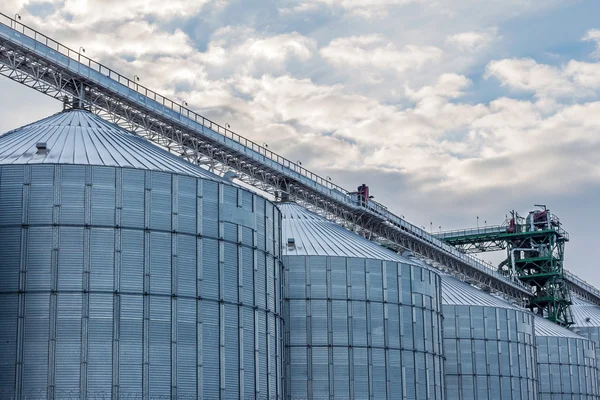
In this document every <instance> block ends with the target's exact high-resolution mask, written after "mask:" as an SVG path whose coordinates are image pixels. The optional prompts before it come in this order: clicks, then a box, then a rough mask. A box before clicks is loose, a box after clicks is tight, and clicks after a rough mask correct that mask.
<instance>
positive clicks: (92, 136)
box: [0, 110, 223, 182]
mask: <svg viewBox="0 0 600 400" xmlns="http://www.w3.org/2000/svg"><path fill="white" fill-rule="evenodd" d="M39 143H40V144H41V143H43V144H45V145H46V147H47V149H46V150H41V151H38V149H37V148H36V145H38V144H39ZM2 164H77V165H103V166H114V167H129V168H140V169H147V170H155V171H163V172H173V173H177V174H184V175H191V176H196V177H201V178H207V179H213V180H218V181H221V182H222V181H223V180H222V179H221V178H220V177H219V176H218V175H215V174H212V173H210V172H209V171H206V170H204V169H202V168H199V167H197V166H195V165H193V164H191V163H188V162H187V161H184V160H183V159H181V158H179V157H177V156H175V155H173V154H171V153H169V152H168V151H166V150H163V149H161V148H159V147H157V146H156V145H154V144H153V143H150V142H149V141H147V140H145V139H143V138H141V137H139V136H136V135H134V134H133V133H130V132H128V131H126V130H124V129H122V128H120V127H119V126H117V125H114V124H111V123H109V122H107V121H105V120H103V119H102V118H100V117H99V116H97V115H94V114H92V113H90V112H88V111H83V110H71V111H66V112H60V113H58V114H55V115H52V116H50V117H48V118H45V119H42V120H40V121H37V122H34V123H32V124H29V125H26V126H24V127H21V128H18V129H15V130H13V131H11V132H8V133H6V134H4V135H3V136H1V137H0V165H2Z"/></svg>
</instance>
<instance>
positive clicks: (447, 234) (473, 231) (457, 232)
mask: <svg viewBox="0 0 600 400" xmlns="http://www.w3.org/2000/svg"><path fill="white" fill-rule="evenodd" d="M506 229H507V226H506V225H487V226H485V227H481V226H480V227H475V228H466V229H453V230H449V231H441V232H439V233H434V235H435V236H436V237H438V238H451V237H454V236H467V235H479V234H483V233H501V232H506Z"/></svg>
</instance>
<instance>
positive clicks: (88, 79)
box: [0, 14, 600, 305]
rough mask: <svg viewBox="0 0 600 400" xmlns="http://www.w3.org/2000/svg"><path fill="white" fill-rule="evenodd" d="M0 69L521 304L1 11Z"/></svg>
mask: <svg viewBox="0 0 600 400" xmlns="http://www.w3.org/2000/svg"><path fill="white" fill-rule="evenodd" d="M0 74H1V75H4V76H6V77H8V78H10V79H12V80H14V81H16V82H19V83H21V84H23V85H26V86H28V87H30V88H32V89H35V90H37V91H39V92H42V93H44V94H46V95H48V96H51V97H54V98H56V99H59V100H61V101H63V102H65V104H70V105H71V106H74V107H85V108H87V109H89V110H90V111H92V112H94V113H96V114H98V115H101V116H103V117H104V118H106V119H108V120H110V121H112V122H114V123H116V124H118V125H120V126H122V127H124V128H126V129H128V130H131V131H133V132H135V133H137V134H139V135H141V136H144V137H146V138H148V139H149V140H151V141H153V142H154V143H157V144H159V145H160V146H163V147H165V148H167V149H168V150H170V151H171V152H174V153H176V154H178V155H180V156H181V157H183V158H185V159H187V160H188V161H190V162H192V163H195V164H198V165H203V166H205V167H206V168H209V169H211V170H213V171H215V172H218V173H221V174H224V173H225V172H228V171H233V172H234V173H235V174H236V175H237V177H238V179H240V180H241V181H243V182H245V183H246V184H249V185H251V186H253V187H255V188H257V189H259V190H262V191H265V192H268V193H271V194H274V195H276V196H278V195H280V194H281V193H285V194H286V197H289V199H290V200H293V201H295V202H297V203H299V204H302V205H303V206H305V207H307V208H309V209H311V210H313V211H315V212H318V213H319V214H321V215H323V216H325V217H326V218H328V219H330V220H332V221H335V222H336V223H339V224H341V225H343V226H344V227H346V228H349V229H353V230H355V231H356V232H358V233H360V234H362V235H363V236H366V237H369V238H371V239H374V240H377V241H379V242H380V243H383V244H385V245H386V246H388V247H391V248H393V249H396V250H398V251H403V250H409V251H411V252H413V253H415V254H417V255H419V256H421V257H423V258H425V259H427V260H428V261H429V262H431V263H432V264H434V265H436V266H438V267H440V268H443V269H446V270H448V271H451V272H453V273H454V274H456V275H458V276H460V277H462V278H463V279H466V280H468V281H470V282H473V283H476V284H478V285H479V286H481V287H483V288H488V289H490V290H492V291H496V292H500V293H503V294H504V295H506V296H508V297H511V298H514V299H516V300H518V301H523V300H526V299H528V298H530V297H531V292H530V289H529V288H527V287H526V286H524V285H523V284H522V283H520V282H518V281H515V280H513V278H508V277H506V276H504V275H501V274H499V273H498V272H497V271H495V270H494V269H492V268H491V267H490V266H489V265H487V264H485V263H484V262H482V261H480V260H478V259H476V258H474V257H472V256H469V255H466V254H463V253H461V252H460V251H458V250H457V249H456V248H454V247H452V246H450V245H448V244H446V243H444V242H443V241H441V240H439V239H438V238H436V237H435V236H434V235H430V234H428V233H427V232H426V231H424V230H422V229H420V228H418V227H417V226H415V225H412V224H410V223H408V222H406V221H405V220H403V219H401V218H400V217H398V216H396V215H394V214H393V213H391V212H389V211H388V210H387V208H386V207H384V206H383V205H381V204H379V203H376V202H369V203H368V206H366V207H365V206H362V205H361V204H359V203H358V202H357V201H356V199H355V198H354V197H353V196H352V194H351V193H350V192H349V191H347V190H345V189H344V188H342V187H340V186H337V185H335V184H333V183H331V182H330V181H329V180H327V179H324V178H322V177H320V176H318V175H316V174H314V173H312V172H310V171H308V170H306V169H305V168H303V167H301V166H300V165H297V164H295V163H293V162H291V161H290V160H288V159H286V158H284V157H281V156H279V155H278V154H276V153H273V152H271V151H270V150H268V149H266V148H264V147H262V146H259V145H258V144H256V143H254V142H252V141H250V140H247V139H245V138H243V137H241V136H239V135H237V134H235V133H234V132H232V131H231V130H229V129H227V128H225V127H223V126H221V125H219V124H217V123H215V122H213V121H211V120H209V119H207V118H204V117H203V116H201V115H198V114H196V113H194V112H193V111H191V110H189V109H188V108H186V107H184V106H183V105H181V104H178V103H176V102H174V101H172V100H169V99H167V98H165V97H163V96H161V95H159V94H157V93H155V92H153V91H151V90H149V89H147V88H145V87H143V86H141V85H139V84H138V83H137V82H136V81H134V80H133V79H128V78H126V77H124V76H123V75H120V74H118V73H116V72H115V71H113V70H111V69H110V68H107V67H105V66H103V65H101V64H99V63H97V62H95V61H93V60H91V59H89V58H87V57H85V56H83V55H81V54H79V53H78V52H76V51H74V50H72V49H69V48H68V47H66V46H63V45H61V44H60V43H58V42H55V41H53V40H52V39H50V38H48V37H46V36H44V35H42V34H40V33H39V32H36V31H34V30H32V29H30V28H28V27H27V26H24V25H22V24H21V23H19V22H18V21H15V20H13V19H12V18H10V17H8V16H6V15H4V14H0ZM569 281H570V283H571V287H572V290H573V291H574V292H575V293H576V294H578V295H579V296H580V297H582V298H584V299H586V300H588V301H591V302H594V303H595V304H598V305H600V291H598V290H597V289H595V288H593V287H592V286H591V285H588V284H586V283H585V282H583V281H582V280H580V279H579V278H577V277H575V276H574V275H569Z"/></svg>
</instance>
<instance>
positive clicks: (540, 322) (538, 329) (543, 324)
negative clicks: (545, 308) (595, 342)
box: [534, 315, 584, 339]
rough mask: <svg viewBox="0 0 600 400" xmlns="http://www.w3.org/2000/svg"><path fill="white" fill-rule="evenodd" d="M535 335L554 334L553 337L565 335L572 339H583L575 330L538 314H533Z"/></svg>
mask: <svg viewBox="0 0 600 400" xmlns="http://www.w3.org/2000/svg"><path fill="white" fill-rule="evenodd" d="M534 325H535V336H554V337H566V338H573V339H584V338H583V337H581V336H579V335H578V334H576V333H575V332H572V331H570V330H568V329H567V328H563V327H562V326H560V325H557V324H555V323H554V322H552V321H549V320H547V319H546V318H542V317H539V316H537V315H536V316H535V322H534Z"/></svg>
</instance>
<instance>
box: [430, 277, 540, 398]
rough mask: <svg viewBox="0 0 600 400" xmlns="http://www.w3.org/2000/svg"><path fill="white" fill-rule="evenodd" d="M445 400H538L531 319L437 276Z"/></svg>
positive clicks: (506, 304)
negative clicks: (441, 317)
mask: <svg viewBox="0 0 600 400" xmlns="http://www.w3.org/2000/svg"><path fill="white" fill-rule="evenodd" d="M442 301H443V313H444V333H443V335H444V355H445V357H446V364H445V372H446V394H447V397H448V399H452V400H455V399H461V400H479V399H490V400H496V399H498V400H500V399H502V400H504V399H520V400H528V399H538V398H539V399H540V400H545V398H544V397H538V393H537V365H536V362H535V354H536V353H535V337H534V317H533V315H532V314H530V313H528V312H526V311H525V310H523V309H522V308H517V307H515V306H513V305H511V304H509V303H506V302H504V301H502V300H500V299H498V298H496V297H493V296H490V295H489V294H486V293H484V292H482V291H480V290H478V289H476V288H473V287H472V286H470V285H468V284H466V283H464V282H461V281H459V280H457V279H456V278H454V277H451V276H448V275H442Z"/></svg>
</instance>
